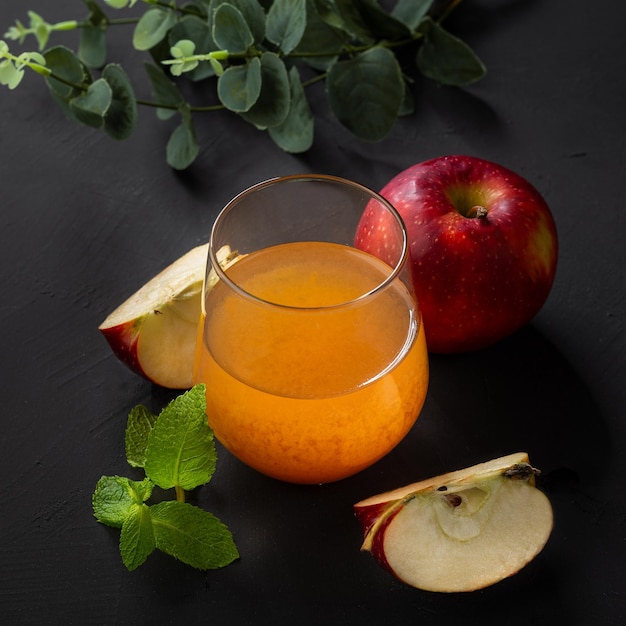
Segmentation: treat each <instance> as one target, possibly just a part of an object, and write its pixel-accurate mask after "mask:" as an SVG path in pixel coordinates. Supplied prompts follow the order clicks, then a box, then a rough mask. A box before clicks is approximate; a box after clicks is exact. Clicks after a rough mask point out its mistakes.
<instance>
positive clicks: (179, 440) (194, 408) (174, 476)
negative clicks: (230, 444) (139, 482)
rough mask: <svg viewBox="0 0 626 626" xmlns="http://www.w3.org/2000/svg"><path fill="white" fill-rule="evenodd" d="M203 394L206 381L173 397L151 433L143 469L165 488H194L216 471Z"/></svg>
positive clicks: (211, 436) (213, 447)
mask: <svg viewBox="0 0 626 626" xmlns="http://www.w3.org/2000/svg"><path fill="white" fill-rule="evenodd" d="M204 394H205V387H204V385H196V386H195V387H193V388H192V389H190V390H189V391H187V392H186V393H184V394H182V395H181V396H178V397H177V398H175V399H174V400H172V402H170V404H168V405H167V406H166V407H165V408H164V409H163V411H161V413H160V415H159V417H158V419H157V421H156V424H155V425H154V427H153V428H152V430H151V431H150V434H149V435H148V445H147V447H146V461H145V466H144V469H145V471H146V475H147V476H148V478H150V479H151V480H152V481H153V482H154V483H155V484H157V485H158V486H159V487H161V488H162V489H170V488H172V487H180V488H182V489H184V490H186V491H189V490H191V489H195V488H196V487H198V486H200V485H203V484H205V483H207V482H209V480H210V479H211V476H212V475H213V472H214V471H215V463H216V456H217V455H216V452H215V442H214V441H213V431H212V430H211V428H210V427H209V424H208V421H207V416H206V398H205V395H204Z"/></svg>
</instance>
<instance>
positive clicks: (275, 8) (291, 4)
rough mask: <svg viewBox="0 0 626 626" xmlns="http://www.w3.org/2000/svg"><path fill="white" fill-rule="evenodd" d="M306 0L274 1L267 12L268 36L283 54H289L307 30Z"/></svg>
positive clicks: (266, 28)
mask: <svg viewBox="0 0 626 626" xmlns="http://www.w3.org/2000/svg"><path fill="white" fill-rule="evenodd" d="M306 15H307V12H306V0H274V2H273V3H272V6H271V8H270V10H269V11H268V12H267V20H266V25H265V30H266V36H267V38H268V39H269V41H271V42H272V43H274V44H276V45H277V46H278V47H279V48H280V50H281V51H282V52H283V54H289V53H290V52H291V51H292V50H293V49H294V48H295V47H296V46H297V45H298V44H299V43H300V40H301V39H302V35H303V34H304V29H305V28H306Z"/></svg>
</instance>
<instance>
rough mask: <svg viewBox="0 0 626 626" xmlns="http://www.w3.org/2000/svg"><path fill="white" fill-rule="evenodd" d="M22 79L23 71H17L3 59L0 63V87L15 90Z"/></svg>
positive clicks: (8, 61)
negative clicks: (3, 86)
mask: <svg viewBox="0 0 626 626" xmlns="http://www.w3.org/2000/svg"><path fill="white" fill-rule="evenodd" d="M23 78H24V70H23V69H21V70H18V69H17V67H15V65H13V63H12V61H11V60H9V59H5V60H4V61H2V62H1V63H0V85H6V86H7V87H8V88H9V89H15V88H16V87H17V86H18V85H19V84H20V83H21V82H22V79H23Z"/></svg>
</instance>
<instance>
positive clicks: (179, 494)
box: [174, 485, 185, 502]
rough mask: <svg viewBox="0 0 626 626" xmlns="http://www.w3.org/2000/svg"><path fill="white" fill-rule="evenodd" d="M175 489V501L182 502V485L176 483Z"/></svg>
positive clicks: (183, 493)
mask: <svg viewBox="0 0 626 626" xmlns="http://www.w3.org/2000/svg"><path fill="white" fill-rule="evenodd" d="M174 489H175V491H176V502H184V501H185V490H184V489H183V488H182V487H179V486H178V485H176V486H175V487H174Z"/></svg>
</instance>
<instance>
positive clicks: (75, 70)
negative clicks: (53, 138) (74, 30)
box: [44, 46, 93, 122]
mask: <svg viewBox="0 0 626 626" xmlns="http://www.w3.org/2000/svg"><path fill="white" fill-rule="evenodd" d="M44 58H45V60H46V66H47V67H48V68H49V69H50V70H51V71H52V73H53V74H54V75H53V76H47V77H46V84H47V85H48V88H49V89H50V93H51V95H52V98H53V99H54V100H55V102H56V103H57V104H58V105H59V107H60V108H61V110H62V111H63V112H64V113H65V115H66V116H67V117H68V118H69V119H71V120H73V121H75V122H79V120H78V119H77V118H76V116H75V115H74V112H73V111H72V109H71V107H70V100H72V99H73V98H75V97H77V96H80V95H81V94H82V93H83V92H84V90H85V89H87V87H88V86H89V85H90V84H91V83H92V82H93V79H92V77H91V73H90V72H89V70H88V69H87V67H86V66H85V64H84V63H82V62H81V60H80V59H79V58H78V56H77V55H76V54H75V53H74V51H73V50H70V49H69V48H66V47H65V46H55V47H53V48H50V49H49V50H46V51H45V52H44ZM55 76H58V77H59V78H62V79H63V80H64V81H65V82H61V81H60V80H57V78H55ZM68 83H69V84H68Z"/></svg>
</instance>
